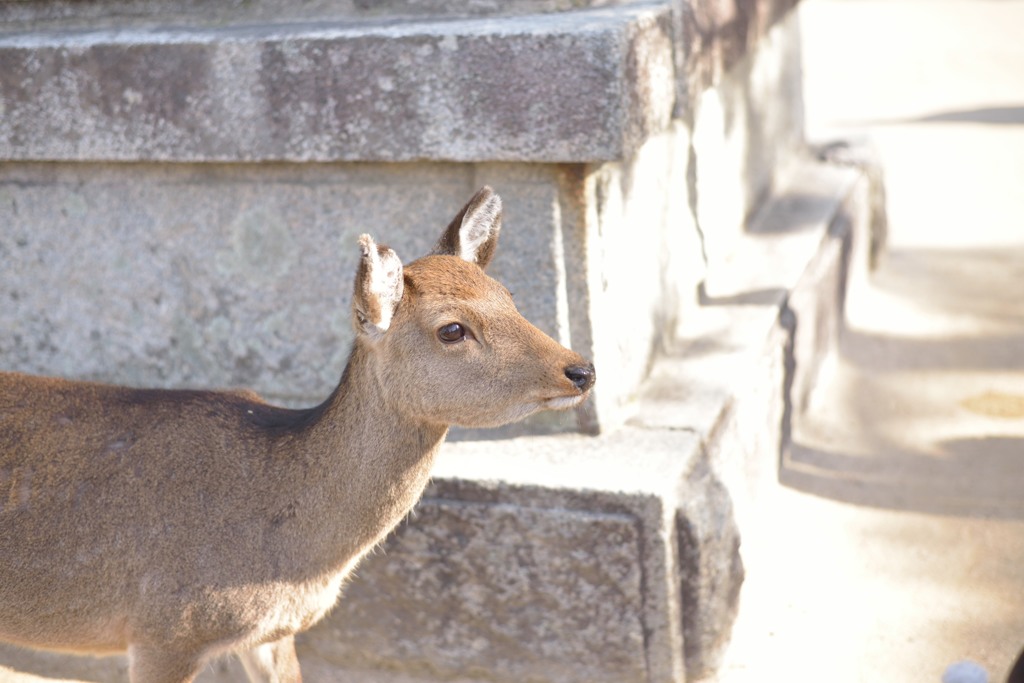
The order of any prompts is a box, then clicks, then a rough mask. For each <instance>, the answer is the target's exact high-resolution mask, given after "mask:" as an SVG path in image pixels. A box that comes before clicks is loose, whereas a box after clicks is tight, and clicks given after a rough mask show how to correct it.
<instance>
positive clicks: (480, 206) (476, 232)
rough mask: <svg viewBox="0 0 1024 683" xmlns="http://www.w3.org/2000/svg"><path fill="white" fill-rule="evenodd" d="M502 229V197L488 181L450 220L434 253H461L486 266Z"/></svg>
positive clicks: (448, 254)
mask: <svg viewBox="0 0 1024 683" xmlns="http://www.w3.org/2000/svg"><path fill="white" fill-rule="evenodd" d="M499 230H501V197H499V196H498V195H496V194H494V190H492V189H491V188H489V187H487V186H486V185H485V186H484V187H482V188H480V190H479V191H478V192H477V193H476V194H475V195H473V198H472V199H470V200H469V203H468V204H466V205H465V206H464V207H462V211H459V213H458V214H456V216H455V218H454V219H452V222H451V223H449V224H448V228H447V229H446V230H445V231H444V234H443V235H441V239H440V240H438V242H437V246H436V247H434V251H433V252H432V253H434V254H442V255H447V256H458V257H459V258H461V259H463V260H464V261H469V262H470V263H475V264H477V265H478V266H480V267H481V268H486V267H487V264H488V263H490V262H491V258H493V257H494V250H495V249H496V248H497V246H498V231H499Z"/></svg>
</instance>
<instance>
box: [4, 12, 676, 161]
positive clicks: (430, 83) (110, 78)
mask: <svg viewBox="0 0 1024 683" xmlns="http://www.w3.org/2000/svg"><path fill="white" fill-rule="evenodd" d="M672 55H673V48H672V36H671V22H670V12H669V9H668V8H667V6H664V5H651V4H644V5H635V6H634V5H623V6H619V7H611V8H600V9H593V10H583V11H574V12H568V13H565V12H555V13H551V14H539V15H538V14H530V15H514V16H504V17H500V18H498V19H492V18H486V17H485V18H467V19H448V20H443V21H442V20H439V19H437V18H433V17H421V18H417V19H415V20H408V19H407V20H392V21H388V22H384V23H382V22H376V23H365V22H362V23H360V22H356V23H353V22H351V21H336V20H335V21H330V20H326V21H325V20H320V21H316V22H300V23H294V22H284V21H280V20H278V21H275V22H272V23H259V24H242V25H230V26H213V27H207V26H196V25H175V24H170V25H167V26H155V27H123V26H119V27H117V28H92V29H78V30H53V29H51V30H29V29H25V30H21V31H18V30H13V31H8V32H5V33H0V64H3V65H4V67H3V69H0V93H2V97H3V116H2V117H0V158H3V159H19V160H41V161H122V162H124V161H163V162H168V161H174V162H257V161H259V162H265V161H302V162H310V161H316V162H325V161H389V162H395V161H415V160H423V159H431V160H434V161H522V162H549V163H559V162H590V161H601V160H609V159H621V158H625V157H628V156H630V155H631V154H632V153H633V152H635V150H636V149H637V148H638V147H639V146H640V144H641V143H642V142H643V140H645V139H646V138H647V137H649V136H650V135H652V134H654V133H657V132H659V131H661V130H664V129H665V128H666V127H667V126H668V123H669V121H670V119H671V116H672V109H673V102H674V97H675V80H674V75H673V62H672V59H673V57H672ZM55 74H59V78H55V77H54V76H55Z"/></svg>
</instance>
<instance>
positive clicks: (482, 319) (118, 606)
mask: <svg viewBox="0 0 1024 683" xmlns="http://www.w3.org/2000/svg"><path fill="white" fill-rule="evenodd" d="M500 223H501V200H500V199H499V198H498V197H497V195H495V194H494V193H493V192H492V191H491V189H490V188H487V187H485V188H483V189H482V190H480V191H479V192H478V193H477V194H476V195H475V196H474V197H473V198H472V199H471V200H470V202H469V203H468V204H467V205H466V206H465V207H464V208H463V209H462V211H460V212H459V214H458V215H457V216H456V217H455V220H453V221H452V223H451V225H449V226H448V229H447V230H446V231H445V232H444V234H443V235H442V237H441V239H440V241H439V242H438V245H437V247H436V248H435V250H434V252H433V253H432V254H431V255H429V256H426V257H424V258H422V259H419V260H418V261H415V262H413V263H410V264H409V265H407V266H406V267H405V268H404V269H403V267H402V264H401V261H400V260H399V259H398V256H396V255H395V252H393V251H392V250H391V249H388V248H387V247H383V246H377V245H376V244H374V242H373V240H372V239H370V237H368V236H366V235H364V236H362V237H361V238H360V240H359V243H360V246H361V247H362V259H361V261H360V263H359V270H358V273H357V275H356V279H355V293H354V300H353V304H352V313H353V325H354V327H355V332H356V338H355V342H354V344H353V348H352V352H351V355H350V357H349V361H348V365H347V367H346V368H345V372H344V374H343V375H342V378H341V382H340V384H339V385H338V387H337V389H335V390H334V393H333V394H331V396H330V398H328V399H327V400H326V401H325V402H324V403H323V404H321V405H319V406H317V407H315V408H310V409H306V410H288V409H284V408H278V407H274V406H271V405H268V404H266V403H264V402H263V401H261V400H260V399H259V398H258V397H257V396H256V395H255V394H252V393H246V392H206V391H167V390H144V389H129V388H123V387H114V386H106V385H101V384H91V383H85V382H70V381H65V380H60V379H45V378H40V377H30V376H26V375H21V374H9V373H0V640H7V641H10V642H13V643H16V644H21V645H27V646H30V647H39V648H49V649H60V650H68V651H78V652H86V653H104V652H114V651H124V650H127V651H128V653H129V658H130V669H129V671H130V676H131V680H132V681H133V683H183V682H185V681H191V680H192V679H193V678H194V677H195V676H196V674H197V672H198V671H199V670H200V668H201V667H202V666H203V664H204V662H206V661H207V660H208V659H209V658H210V657H213V656H216V655H218V654H220V653H225V652H242V651H245V652H244V654H242V655H241V657H242V660H243V663H244V664H245V668H246V671H247V672H248V674H249V677H250V678H251V679H252V680H253V681H299V680H301V676H300V673H299V664H298V661H297V659H296V656H295V649H294V643H293V637H294V634H295V633H297V632H300V631H302V630H304V629H307V628H309V627H310V626H312V625H313V624H315V623H316V622H317V621H318V620H319V619H320V618H321V617H323V616H324V614H325V613H326V612H327V611H328V610H329V609H331V607H332V606H333V605H334V603H335V602H336V600H337V598H338V595H339V592H340V590H341V587H342V583H343V582H344V580H345V577H346V576H347V575H348V574H349V573H350V572H351V571H352V569H353V567H354V566H355V565H356V563H357V562H358V561H359V559H360V558H361V557H362V556H363V555H364V554H365V553H366V552H367V551H368V550H369V549H371V548H372V547H373V546H374V545H376V544H377V543H380V542H381V540H382V539H383V538H384V537H385V536H386V535H387V534H388V532H389V531H391V529H393V528H394V527H395V525H397V524H398V523H399V521H401V520H402V518H403V517H405V516H406V514H407V513H408V512H409V510H410V509H411V508H412V507H413V505H415V503H416V501H417V500H418V499H419V497H420V495H421V494H422V492H423V489H424V487H425V486H426V483H427V480H428V478H429V476H430V469H431V465H432V463H433V461H434V457H435V455H436V453H437V451H438V448H439V447H440V445H441V443H442V442H443V441H444V438H445V435H446V433H447V431H448V427H449V425H453V424H458V425H465V426H472V427H480V426H496V425H501V424H505V423H508V422H511V421H514V420H518V419H521V418H523V417H526V416H527V415H529V414H531V413H533V412H535V411H537V410H541V409H546V408H556V409H557V408H570V407H572V406H576V405H578V404H579V403H580V402H581V401H583V400H584V398H586V396H587V394H588V393H589V391H590V388H591V387H592V386H593V384H594V377H595V375H594V368H593V366H592V365H590V364H589V363H588V362H587V361H585V360H584V359H583V358H581V357H580V356H579V355H577V354H575V353H573V352H572V351H569V350H568V349H565V348H563V347H562V346H561V345H559V344H558V343H556V342H555V341H554V340H552V339H550V338H549V337H547V336H546V335H544V334H543V333H542V332H541V331H540V330H538V329H537V328H535V327H534V326H532V325H531V324H530V323H528V322H527V321H526V320H525V319H524V318H523V317H522V316H521V315H520V314H519V312H518V311H517V310H516V308H515V306H514V305H513V303H512V299H511V297H510V296H509V294H508V292H507V291H506V290H505V288H504V287H502V286H501V285H500V284H498V282H496V281H495V280H493V279H491V278H490V277H488V276H487V275H485V274H484V271H483V268H484V267H486V266H487V264H488V262H489V261H490V260H491V257H492V256H493V255H494V250H495V244H496V242H497V238H498V230H499V228H500Z"/></svg>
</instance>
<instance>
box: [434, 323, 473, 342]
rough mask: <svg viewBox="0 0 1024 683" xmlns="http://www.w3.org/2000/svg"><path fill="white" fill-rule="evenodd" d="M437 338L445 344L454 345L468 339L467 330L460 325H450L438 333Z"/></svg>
mask: <svg viewBox="0 0 1024 683" xmlns="http://www.w3.org/2000/svg"><path fill="white" fill-rule="evenodd" d="M437 338H438V339H440V340H441V341H443V342H444V343H445V344H454V343H456V342H460V341H462V340H463V339H465V338H466V328H464V327H463V326H462V325H460V324H459V323H448V324H447V325H445V326H444V327H442V328H440V329H439V330H438V331H437Z"/></svg>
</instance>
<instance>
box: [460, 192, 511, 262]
mask: <svg viewBox="0 0 1024 683" xmlns="http://www.w3.org/2000/svg"><path fill="white" fill-rule="evenodd" d="M500 215H501V199H500V198H499V197H498V195H491V196H490V197H489V198H488V199H487V201H486V202H484V203H483V204H482V205H480V206H478V207H476V208H475V209H474V210H473V211H472V212H471V213H467V214H466V215H465V216H464V217H463V218H462V226H461V227H460V228H459V257H460V258H461V259H462V260H464V261H469V262H470V263H476V262H477V254H478V253H480V247H482V246H483V245H484V244H485V243H486V242H487V240H488V239H490V237H491V233H492V232H494V230H495V227H496V225H497V221H498V217H499V216H500Z"/></svg>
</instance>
